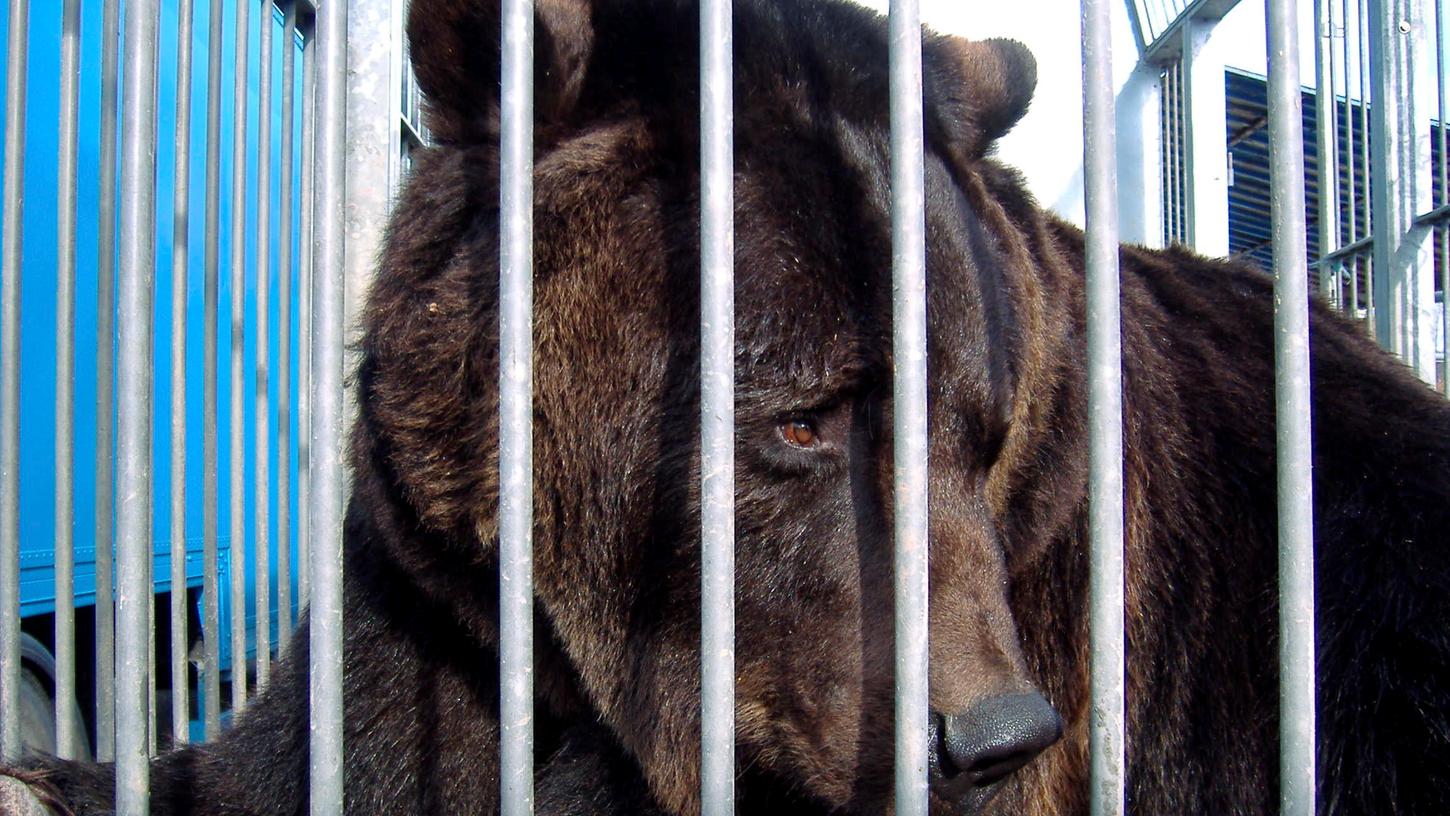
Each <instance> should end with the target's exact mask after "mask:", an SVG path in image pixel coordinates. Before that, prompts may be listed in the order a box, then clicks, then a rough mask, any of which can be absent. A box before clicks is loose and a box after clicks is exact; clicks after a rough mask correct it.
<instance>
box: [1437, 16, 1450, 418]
mask: <svg viewBox="0 0 1450 816" xmlns="http://www.w3.org/2000/svg"><path fill="white" fill-rule="evenodd" d="M1445 110H1446V108H1445V5H1444V3H1443V2H1441V0H1436V2H1435V118H1436V123H1437V124H1436V127H1435V135H1436V137H1437V139H1438V144H1437V146H1438V147H1439V148H1440V151H1439V154H1440V161H1439V164H1438V165H1436V167H1435V170H1436V171H1437V172H1438V174H1439V177H1440V200H1439V201H1438V202H1436V203H1438V204H1439V205H1440V206H1439V208H1438V209H1443V210H1446V216H1447V217H1450V153H1447V152H1446V151H1447V149H1450V139H1447V134H1446V127H1445ZM1436 233H1438V234H1437V235H1436V238H1437V240H1438V244H1437V246H1438V248H1439V252H1440V258H1439V260H1440V309H1441V312H1440V341H1441V345H1442V348H1441V350H1440V351H1441V357H1440V388H1441V390H1442V391H1443V392H1444V393H1445V394H1450V339H1447V338H1450V230H1446V229H1445V227H1444V226H1443V225H1441V226H1440V229H1437V230H1436Z"/></svg>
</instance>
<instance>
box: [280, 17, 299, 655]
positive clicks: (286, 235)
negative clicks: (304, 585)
mask: <svg viewBox="0 0 1450 816" xmlns="http://www.w3.org/2000/svg"><path fill="white" fill-rule="evenodd" d="M296 77H297V4H296V3H288V4H287V11H286V17H285V19H284V20H283V24H282V156H281V182H280V184H279V186H280V187H281V191H280V195H279V198H278V203H277V209H278V215H279V218H278V221H277V248H278V253H277V642H278V647H279V649H281V648H286V646H287V642H288V641H289V640H291V639H292V526H291V522H292V212H293V207H294V206H295V201H294V200H293V196H292V158H293V156H294V155H295V154H294V153H293V133H292V129H293V126H294V122H295V121H296V119H295V114H294V110H293V108H294V105H295V103H296V98H295V93H294V91H295V86H296Z"/></svg>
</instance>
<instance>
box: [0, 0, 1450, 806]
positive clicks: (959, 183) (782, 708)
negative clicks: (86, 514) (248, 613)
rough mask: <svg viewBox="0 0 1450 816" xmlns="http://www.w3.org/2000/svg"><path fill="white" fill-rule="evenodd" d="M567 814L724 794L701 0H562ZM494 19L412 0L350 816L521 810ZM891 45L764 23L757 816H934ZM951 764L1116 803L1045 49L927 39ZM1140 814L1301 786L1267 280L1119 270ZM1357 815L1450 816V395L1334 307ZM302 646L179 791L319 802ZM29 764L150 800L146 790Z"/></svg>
mask: <svg viewBox="0 0 1450 816" xmlns="http://www.w3.org/2000/svg"><path fill="white" fill-rule="evenodd" d="M536 15H537V18H536V23H537V32H538V38H539V39H538V47H537V55H536V56H537V59H536V63H537V72H536V74H537V75H536V82H537V94H538V121H537V129H536V165H535V173H534V185H535V192H536V200H535V225H536V237H535V253H536V254H535V265H536V278H535V293H534V303H535V333H534V344H535V345H534V348H535V354H536V359H535V368H536V383H535V394H534V400H535V403H534V405H535V417H534V428H535V431H534V440H535V441H534V462H535V467H536V472H535V484H536V493H535V497H534V507H535V525H536V527H535V542H536V544H535V546H536V550H535V571H536V576H537V602H536V626H537V633H538V634H537V642H538V650H539V652H538V673H537V677H538V685H537V716H538V749H537V750H538V769H539V770H538V775H537V785H538V790H539V806H538V812H540V813H541V814H548V815H551V816H552V815H555V814H612V813H621V814H622V813H658V814H671V816H683V814H690V813H694V812H696V811H697V810H698V806H699V803H698V799H697V794H696V788H697V783H698V772H697V768H698V765H699V748H698V708H699V693H698V689H699V681H698V665H699V662H698V646H697V638H698V631H699V630H698V620H699V592H698V584H699V553H698V550H699V534H698V521H699V519H698V477H697V473H696V471H697V465H698V449H699V440H698V339H697V338H698V261H699V253H698V246H699V240H698V234H697V233H698V223H699V222H698V210H699V201H698V177H699V172H698V158H697V157H698V153H699V149H698V121H699V120H698V106H699V97H698V80H697V77H698V73H697V67H696V66H697V58H698V43H697V31H698V27H697V20H698V16H697V15H698V8H697V6H696V3H695V2H694V0H539V2H538V4H537V9H536ZM498 26H499V19H498V7H497V0H413V3H412V10H411V14H410V21H409V33H410V37H411V43H412V53H413V58H414V60H415V65H416V68H417V74H418V79H419V81H420V83H421V85H422V87H423V89H424V90H425V91H426V93H427V96H428V99H429V104H430V110H431V126H432V129H433V133H434V134H435V137H436V141H437V145H436V146H435V147H433V148H431V149H429V150H427V151H425V152H424V153H423V154H422V155H421V156H420V157H419V158H418V160H417V162H416V164H415V167H414V170H413V173H412V176H411V178H410V179H409V181H408V183H407V185H406V189H405V191H404V193H403V195H402V197H401V200H400V201H399V203H398V206H397V209H396V214H395V216H394V219H393V222H392V226H391V230H390V232H389V234H388V237H387V242H386V250H385V253H384V256H383V258H382V262H381V268H380V271H379V275H378V279H377V282H376V285H375V288H374V290H373V293H372V300H371V306H370V308H369V310H368V312H367V315H366V337H365V340H364V342H363V345H362V362H361V365H360V370H359V371H358V372H357V383H358V388H359V416H358V420H357V423H356V426H355V427H354V429H353V436H352V453H351V466H352V472H353V474H354V477H353V495H352V497H351V502H350V509H349V513H348V520H347V529H346V558H347V561H346V565H347V566H346V581H347V586H346V608H345V612H344V615H345V617H344V620H345V626H346V680H345V689H344V693H345V696H346V744H345V748H346V757H347V759H346V783H347V803H346V804H347V808H346V809H347V812H348V813H351V814H392V813H485V814H486V813H494V812H496V811H497V809H498V801H497V796H498V794H497V789H498V769H497V759H496V754H497V739H498V729H497V715H496V711H497V698H498V689H497V669H496V663H497V654H496V649H495V644H496V633H497V611H496V610H497V569H496V568H497V562H496V530H495V524H494V514H495V509H496V505H497V499H498V496H497V476H496V469H497V445H496V429H497V408H498V405H497V390H496V388H497V386H496V381H497V376H498V357H497V349H496V346H497V331H498V328H497V321H498V314H497V284H498V262H497V257H498V232H497V224H498V215H499V205H498V183H497V180H498V171H497V166H498V126H499V112H498V97H497V94H498V79H499V76H498V69H497V63H498V39H499V34H498ZM886 51H887V48H886V31H885V25H884V21H883V20H882V19H881V18H879V17H878V16H877V15H876V14H874V13H872V12H869V11H865V10H862V9H859V8H857V7H854V6H849V5H846V4H843V3H840V2H834V1H833V0H737V2H736V4H735V99H736V109H737V125H736V132H735V157H736V158H735V167H736V177H735V178H736V183H735V189H736V195H737V201H736V227H737V231H738V232H737V241H736V246H737V250H736V251H737V256H736V303H737V332H738V334H737V346H736V349H735V361H736V400H737V409H736V410H737V427H736V440H737V441H736V457H737V474H736V478H737V514H738V515H737V542H736V558H737V581H736V603H737V620H738V627H739V628H738V632H737V641H736V645H737V650H738V652H737V660H738V664H737V670H738V679H737V709H736V714H737V767H738V769H739V779H738V785H737V787H738V790H739V794H740V812H742V813H745V814H773V813H781V814H787V813H789V814H810V813H819V814H826V813H852V814H880V813H889V812H890V809H891V806H890V801H889V799H890V790H891V784H890V780H891V773H892V767H891V756H892V747H891V743H892V705H891V699H892V674H891V661H890V654H891V651H892V628H891V618H892V614H891V613H892V600H891V595H890V587H891V566H890V565H891V547H892V545H891V538H890V534H889V531H890V529H891V513H892V510H891V507H892V503H891V494H890V485H891V435H890V428H891V416H892V405H891V397H890V394H891V367H892V351H891V342H890V340H891V307H890V303H891V300H890V291H891V282H890V267H891V262H890V259H891V252H890V238H889V223H890V216H889V195H888V165H889V149H888V141H889V140H888V114H887V109H888V108H887V71H886ZM924 58H925V103H926V133H927V159H926V179H927V218H928V253H927V254H928V280H929V283H928V287H929V294H928V297H929V324H930V349H929V362H928V373H929V377H930V412H929V413H930V415H929V419H928V424H929V431H930V438H931V440H932V447H931V459H930V495H931V510H930V530H931V535H932V549H931V559H932V560H931V591H930V597H929V601H930V609H931V612H930V625H931V650H930V657H931V660H930V665H931V672H930V685H931V708H932V712H933V713H932V723H931V726H932V733H933V743H932V746H931V755H932V757H933V761H932V768H931V786H932V791H933V810H932V812H933V813H934V814H939V816H947V815H949V814H950V815H955V816H975V814H980V813H1001V814H1009V813H1011V814H1035V815H1037V816H1057V815H1059V814H1085V813H1087V811H1088V807H1087V797H1086V792H1087V785H1086V783H1087V779H1086V768H1087V756H1088V755H1087V722H1088V707H1087V701H1086V694H1087V647H1086V644H1087V630H1086V625H1087V624H1086V619H1087V616H1086V610H1085V602H1086V586H1087V560H1086V535H1085V516H1084V507H1085V495H1086V458H1087V457H1086V445H1085V430H1084V429H1085V420H1086V416H1085V414H1086V397H1085V394H1086V390H1085V383H1084V342H1083V338H1084V319H1085V318H1084V306H1083V239H1082V235H1081V233H1080V232H1079V231H1078V230H1077V229H1076V228H1074V227H1072V226H1070V225H1068V224H1065V223H1063V222H1061V221H1059V220H1057V219H1055V218H1053V217H1052V216H1050V215H1048V214H1046V213H1045V212H1044V211H1043V210H1041V209H1040V208H1039V207H1038V205H1037V204H1036V203H1035V202H1034V201H1033V199H1032V197H1031V196H1030V195H1029V194H1028V193H1027V192H1026V191H1025V190H1024V189H1023V186H1022V184H1021V181H1020V179H1019V178H1018V177H1017V175H1016V174H1015V173H1014V172H1013V171H1011V170H1010V169H1008V168H1005V167H1003V166H1002V165H1001V164H999V163H998V162H997V161H995V160H994V159H993V158H992V156H991V150H992V144H993V141H994V139H996V138H997V137H998V136H1000V135H1001V134H1003V133H1004V132H1005V131H1006V130H1007V129H1009V128H1010V127H1011V126H1012V125H1013V124H1014V123H1015V122H1016V121H1017V120H1018V118H1019V117H1020V116H1021V115H1022V113H1023V112H1024V111H1025V109H1026V107H1027V104H1028V101H1029V99H1030V96H1031V91H1032V88H1033V84H1034V78H1035V68H1034V64H1033V62H1032V60H1031V57H1030V56H1029V55H1028V54H1027V53H1026V52H1025V50H1024V49H1023V48H1022V47H1020V46H1018V45H1015V44H1013V43H1009V42H1001V41H986V42H966V41H962V40H959V39H954V38H950V37H941V36H934V35H928V36H927V38H926V41H925V44H924ZM1121 262H1122V286H1123V295H1122V299H1123V315H1124V320H1123V323H1124V325H1123V347H1124V358H1123V367H1124V369H1123V370H1124V378H1125V412H1126V413H1125V419H1124V430H1125V433H1126V449H1127V453H1126V462H1125V470H1126V491H1127V494H1126V500H1127V533H1128V534H1127V542H1126V550H1127V564H1128V567H1127V587H1126V589H1127V610H1126V611H1127V627H1128V629H1127V636H1128V648H1129V654H1128V670H1129V684H1128V706H1129V722H1128V729H1129V730H1128V733H1129V745H1128V748H1129V769H1128V782H1129V789H1128V798H1129V808H1130V810H1131V811H1132V812H1133V813H1142V814H1219V813H1222V814H1270V813H1275V812H1277V789H1278V783H1277V767H1278V765H1277V716H1278V714H1277V712H1278V702H1277V677H1278V660H1277V646H1276V637H1277V623H1276V621H1277V609H1276V597H1277V596H1276V584H1275V577H1276V573H1275V564H1276V546H1275V535H1276V533H1275V493H1274V461H1275V454H1274V410H1273V399H1272V394H1273V377H1272V359H1273V354H1272V309H1273V298H1272V294H1271V285H1270V281H1269V279H1268V278H1267V277H1266V276H1265V275H1264V274H1263V273H1262V272H1261V271H1259V270H1257V269H1253V268H1249V267H1247V266H1245V265H1242V264H1236V263H1231V262H1219V261H1211V260H1206V259H1204V258H1201V257H1197V256H1195V255H1192V254H1190V253H1187V252H1184V251H1180V250H1168V251H1149V250H1145V249H1139V248H1133V247H1125V248H1124V249H1123V251H1122V255H1121ZM1312 333H1313V343H1312V354H1313V373H1314V380H1313V385H1314V405H1313V408H1314V422H1315V425H1314V429H1315V431H1314V433H1315V436H1314V441H1315V484H1314V498H1315V524H1316V546H1317V554H1318V561H1317V581H1318V602H1319V605H1318V620H1317V624H1318V649H1319V658H1318V669H1319V679H1318V689H1319V698H1318V699H1319V732H1318V733H1319V745H1320V748H1319V780H1320V782H1319V802H1320V805H1319V811H1320V813H1323V814H1371V813H1374V814H1384V813H1402V814H1443V813H1446V812H1450V549H1447V538H1450V501H1447V497H1450V405H1447V403H1446V402H1445V400H1443V399H1442V398H1441V397H1439V396H1438V395H1436V394H1434V393H1433V392H1432V391H1431V390H1430V389H1428V388H1426V387H1425V386H1424V385H1423V384H1421V383H1420V382H1418V381H1417V380H1416V379H1415V378H1414V377H1413V376H1411V374H1410V372H1409V371H1408V370H1407V369H1406V368H1405V367H1404V366H1402V365H1401V364H1400V363H1398V362H1396V361H1395V360H1394V359H1392V358H1391V357H1390V356H1389V355H1387V354H1385V353H1383V352H1381V351H1380V350H1379V349H1378V348H1377V347H1376V346H1375V345H1374V344H1373V343H1372V342H1370V341H1369V340H1368V339H1366V337H1365V336H1364V335H1363V333H1362V331H1361V329H1360V327H1359V326H1357V325H1356V324H1354V323H1351V322H1349V321H1347V320H1345V319H1343V318H1341V317H1339V316H1338V315H1336V314H1334V313H1332V312H1330V311H1329V310H1328V309H1327V308H1325V307H1324V306H1323V305H1322V304H1318V303H1316V304H1314V306H1313V312H1312ZM306 651H307V639H306V636H305V633H303V635H302V636H300V637H298V638H297V640H296V641H295V642H294V644H293V646H292V647H291V648H290V649H289V651H288V653H287V655H286V656H285V658H284V660H283V664H282V666H281V668H280V669H279V671H278V672H277V675H276V677H275V679H274V680H273V682H272V685H271V686H270V687H269V688H268V689H267V690H266V692H265V693H264V694H263V695H262V696H261V697H260V699H258V700H257V701H256V702H255V704H254V705H253V706H251V707H250V708H249V709H248V711H247V712H246V713H245V714H243V715H242V716H240V717H239V718H238V720H237V722H236V725H235V727H234V728H232V729H231V730H230V731H228V732H227V733H225V734H224V735H222V737H221V738H220V739H219V740H218V741H216V742H215V743H213V744H209V745H203V746H196V747H190V748H186V749H183V750H181V751H178V752H175V753H171V754H168V755H166V756H163V757H161V758H160V759H158V760H157V761H156V762H155V763H154V765H153V769H152V779H153V785H154V807H155V812H156V813H158V814H300V813H304V812H305V811H306V769H307V739H308V726H307V719H308V717H307V684H306V678H305V667H306V663H307V660H306ZM24 773H25V774H26V777H25V778H27V779H29V780H31V781H33V782H34V783H35V784H36V785H37V786H39V787H43V788H45V789H46V790H47V792H48V793H50V794H53V795H55V796H58V797H60V798H61V799H62V800H64V801H66V802H67V803H68V804H69V806H70V807H71V808H72V809H73V810H74V812H76V813H78V814H88V813H101V812H106V811H107V809H108V807H109V805H108V802H109V800H110V796H111V793H110V786H111V784H112V783H111V778H110V776H111V769H110V768H109V767H106V766H97V765H75V764H65V763H58V762H54V761H49V760H38V761H36V762H34V763H33V764H32V765H31V766H30V767H29V769H28V770H26V771H25V772H24Z"/></svg>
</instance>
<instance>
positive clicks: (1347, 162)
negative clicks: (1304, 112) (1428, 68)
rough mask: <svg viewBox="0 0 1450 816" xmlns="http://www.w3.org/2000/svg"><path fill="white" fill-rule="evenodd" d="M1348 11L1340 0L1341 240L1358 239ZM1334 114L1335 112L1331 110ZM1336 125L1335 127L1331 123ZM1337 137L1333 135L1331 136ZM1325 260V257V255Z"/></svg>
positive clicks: (1354, 273) (1353, 292)
mask: <svg viewBox="0 0 1450 816" xmlns="http://www.w3.org/2000/svg"><path fill="white" fill-rule="evenodd" d="M1348 14H1350V10H1348V0H1341V4H1340V17H1341V25H1343V29H1344V42H1343V59H1344V135H1346V138H1344V161H1343V162H1341V164H1343V165H1344V186H1346V188H1347V193H1348V206H1347V207H1346V222H1347V225H1348V233H1347V236H1346V238H1344V241H1348V242H1351V245H1353V243H1357V242H1359V201H1357V197H1359V196H1357V190H1356V188H1357V186H1359V178H1357V175H1356V170H1354V161H1356V158H1354V157H1356V149H1354V101H1353V96H1351V94H1350V17H1348ZM1363 100H1364V84H1363V83H1360V103H1362V104H1363ZM1335 116H1338V113H1335ZM1335 128H1337V126H1335ZM1335 139H1337V135H1335ZM1321 254H1322V251H1321ZM1325 259H1328V257H1327V255H1325ZM1350 316H1353V317H1356V319H1359V261H1354V262H1351V264H1350Z"/></svg>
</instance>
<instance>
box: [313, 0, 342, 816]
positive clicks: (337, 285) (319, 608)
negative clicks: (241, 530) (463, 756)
mask: <svg viewBox="0 0 1450 816" xmlns="http://www.w3.org/2000/svg"><path fill="white" fill-rule="evenodd" d="M347 12H348V4H347V3H345V2H330V3H327V4H326V5H324V6H323V7H322V8H321V9H319V10H318V23H317V29H318V31H317V33H318V39H319V43H318V44H319V46H320V49H319V50H320V51H321V59H322V62H321V64H319V65H318V67H317V111H316V124H317V128H316V130H317V147H316V151H317V154H316V155H317V169H318V171H319V184H318V189H317V199H316V204H315V206H316V210H315V213H314V221H315V229H316V231H317V233H316V242H315V247H316V254H315V257H314V260H315V262H316V264H317V268H316V273H315V274H314V275H313V286H314V287H315V288H314V291H313V297H312V306H313V308H314V314H313V328H314V331H315V337H314V341H315V348H314V349H313V354H314V358H315V359H314V361H313V370H312V374H313V377H314V384H313V385H314V389H315V392H314V395H313V407H314V413H313V417H312V451H311V454H312V463H311V464H312V469H313V470H312V490H313V496H312V497H311V500H312V511H311V513H312V515H311V519H310V522H311V525H312V532H311V546H312V553H311V557H312V593H313V594H312V603H311V605H310V607H309V621H308V625H309V631H308V640H309V645H310V647H311V648H310V649H309V659H310V667H311V674H310V683H311V710H312V735H311V737H312V742H311V749H312V750H311V763H310V771H311V787H310V802H311V811H312V814H313V816H332V815H333V814H338V813H340V812H341V811H342V796H343V790H342V783H343V776H342V757H343V744H342V740H343V729H342V603H343V593H342V522H343V518H342V509H343V506H342V501H343V477H344V474H343V437H342V432H343V428H342V421H343V400H342V396H343V394H342V389H343V380H342V356H343V315H344V296H345V291H344V281H343V270H344V262H345V260H346V256H345V250H346V245H345V231H344V227H345V221H344V218H345V212H344V206H343V200H344V196H345V195H346V192H347V189H346V181H347V176H346V171H347V163H346V159H347V141H346V137H347V17H348V14H347Z"/></svg>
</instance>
